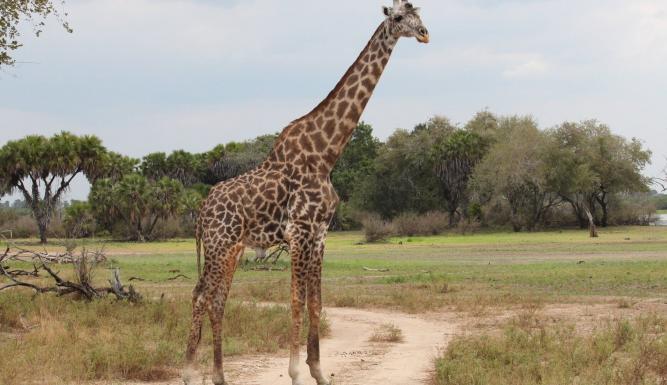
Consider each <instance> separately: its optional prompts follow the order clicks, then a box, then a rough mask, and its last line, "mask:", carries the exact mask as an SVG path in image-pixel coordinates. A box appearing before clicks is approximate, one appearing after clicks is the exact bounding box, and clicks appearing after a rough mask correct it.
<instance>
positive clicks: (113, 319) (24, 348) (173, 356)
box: [0, 291, 329, 385]
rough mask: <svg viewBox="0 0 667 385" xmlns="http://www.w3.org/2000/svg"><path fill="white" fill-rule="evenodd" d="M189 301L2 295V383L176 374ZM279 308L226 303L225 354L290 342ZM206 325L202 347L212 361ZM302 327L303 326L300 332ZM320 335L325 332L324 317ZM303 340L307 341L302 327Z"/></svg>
mask: <svg viewBox="0 0 667 385" xmlns="http://www.w3.org/2000/svg"><path fill="white" fill-rule="evenodd" d="M190 309H191V307H190V302H189V301H188V300H157V301H152V302H144V303H141V304H129V303H125V302H117V301H112V300H100V301H94V302H90V303H84V302H78V301H73V300H71V299H67V298H60V297H55V296H51V295H41V296H37V297H34V298H32V296H31V295H30V294H28V293H26V292H19V291H13V292H4V293H2V295H0V351H2V352H11V353H12V354H3V357H2V360H0V373H2V375H1V376H0V384H1V385H10V384H11V385H16V384H32V383H35V384H58V383H72V382H79V381H91V380H141V381H154V380H163V379H167V378H171V377H174V376H175V375H177V374H178V373H177V372H178V368H179V367H180V365H181V364H182V362H183V356H184V350H185V341H186V337H187V333H188V331H189V325H190ZM290 322H291V321H290V312H289V309H287V308H285V307H283V306H260V305H253V304H247V303H238V302H233V301H230V302H229V303H228V305H227V309H226V312H225V324H224V337H225V338H224V351H225V354H227V355H235V354H245V353H270V352H276V351H277V350H279V349H283V348H286V347H287V346H288V344H289V330H290V327H289V325H290ZM209 329H210V328H209V327H208V324H205V326H204V336H203V338H202V344H201V348H200V352H201V353H200V360H201V362H202V363H208V362H209V361H210V354H211V338H210V331H209ZM304 329H305V328H304ZM321 329H322V334H323V335H326V334H328V332H329V327H328V324H327V322H326V318H325V319H324V320H323V324H322V325H321ZM302 337H303V338H302V340H303V341H304V342H305V330H304V335H303V336H302Z"/></svg>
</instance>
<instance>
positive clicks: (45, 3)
mask: <svg viewBox="0 0 667 385" xmlns="http://www.w3.org/2000/svg"><path fill="white" fill-rule="evenodd" d="M58 3H60V4H61V5H62V4H64V1H54V0H2V1H0V67H2V66H3V65H5V66H8V65H13V64H14V63H15V60H14V58H12V56H11V54H12V51H15V50H17V49H18V48H20V47H21V46H22V45H23V44H21V43H20V42H19V38H20V37H21V33H20V31H19V28H18V27H19V24H20V23H21V22H25V21H29V22H32V24H33V30H34V32H35V35H36V36H39V35H40V34H41V33H42V28H44V26H45V20H46V18H47V17H48V16H50V15H55V16H56V18H58V20H59V22H60V24H62V26H63V28H65V30H66V31H67V32H69V33H71V32H72V29H71V28H70V26H69V24H68V23H67V21H66V20H64V19H63V17H67V13H64V14H63V15H61V14H60V12H59V11H58V8H57V5H58Z"/></svg>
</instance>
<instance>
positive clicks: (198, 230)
mask: <svg viewBox="0 0 667 385" xmlns="http://www.w3.org/2000/svg"><path fill="white" fill-rule="evenodd" d="M195 244H196V245H197V276H198V277H201V221H200V220H199V218H197V224H196V227H195Z"/></svg>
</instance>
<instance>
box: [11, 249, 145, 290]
mask: <svg viewBox="0 0 667 385" xmlns="http://www.w3.org/2000/svg"><path fill="white" fill-rule="evenodd" d="M5 240H6V239H5ZM13 249H14V250H13ZM72 251H73V249H69V248H68V251H67V252H66V253H64V254H57V255H55V256H53V255H48V253H38V252H34V251H32V250H27V249H23V248H20V247H17V246H15V245H13V244H10V243H9V242H8V243H7V248H6V249H5V252H4V253H3V254H2V255H0V277H5V278H7V279H8V280H9V281H10V283H9V284H7V285H4V286H0V291H2V290H6V289H9V288H12V287H27V288H30V289H32V290H35V292H37V293H47V292H53V293H56V295H58V296H63V295H68V294H75V293H76V294H78V295H80V296H81V297H82V298H84V299H86V300H88V301H92V300H94V299H98V298H102V297H103V296H104V295H106V294H113V295H115V296H116V298H117V299H122V300H128V301H131V302H137V301H140V300H141V296H140V295H139V294H138V293H137V292H136V291H135V290H134V288H133V287H132V286H131V285H130V286H129V287H128V288H127V289H125V287H124V286H123V285H122V284H121V282H120V275H119V272H118V269H115V270H114V272H113V276H112V280H109V283H110V284H111V286H110V287H103V288H95V287H93V285H92V277H93V271H94V270H95V267H96V266H97V264H98V262H100V261H104V260H106V256H104V254H103V253H102V252H101V251H95V252H88V251H87V250H85V249H84V250H82V252H81V254H80V255H79V256H75V255H74V254H73V253H72ZM25 258H29V259H30V261H31V262H32V263H33V269H34V270H33V272H26V271H25V270H18V269H17V270H9V268H8V267H5V264H7V263H8V262H10V261H14V262H26V260H25ZM63 261H67V262H66V263H70V264H72V266H73V267H74V272H75V274H76V282H72V281H69V280H65V279H63V278H62V277H61V276H60V272H56V271H54V269H53V268H52V266H51V265H52V264H60V263H64V262H63ZM40 270H43V271H45V272H46V273H47V274H48V276H50V277H51V278H52V279H53V280H54V281H55V285H54V286H39V285H37V284H33V283H30V282H25V281H22V280H19V279H18V277H19V276H33V277H38V276H39V271H40Z"/></svg>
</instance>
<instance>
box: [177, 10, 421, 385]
mask: <svg viewBox="0 0 667 385" xmlns="http://www.w3.org/2000/svg"><path fill="white" fill-rule="evenodd" d="M382 8H383V13H384V16H385V19H384V20H383V21H382V23H381V24H380V26H379V27H378V28H377V30H376V31H375V33H374V34H373V36H372V37H371V39H370V41H369V42H368V44H367V45H366V47H365V48H364V49H363V51H362V52H361V54H360V55H359V57H358V58H357V60H356V61H355V62H354V63H353V64H352V66H351V67H350V68H349V69H348V70H347V72H346V73H345V74H344V75H343V77H342V78H341V79H340V81H339V82H338V84H337V85H336V86H335V88H334V89H333V90H332V91H331V92H330V93H329V95H328V96H327V97H326V98H325V99H324V100H323V101H322V102H321V103H320V104H319V105H317V106H316V107H315V108H314V109H313V110H312V111H311V112H310V113H308V114H307V115H305V116H303V117H301V118H299V119H297V120H295V121H293V122H292V123H290V124H289V125H288V126H287V127H286V128H285V129H284V130H283V131H282V133H281V134H280V135H279V136H278V138H277V140H276V142H275V144H274V147H273V149H272V150H271V151H270V153H269V155H268V157H267V159H266V160H265V161H264V162H263V163H262V164H260V165H259V166H258V167H257V168H255V169H254V170H252V171H249V172H247V173H245V174H243V175H240V176H238V177H236V178H233V179H229V180H226V181H224V182H221V183H219V184H217V185H216V186H214V187H213V189H212V190H211V192H210V193H209V195H208V197H207V198H206V199H205V200H204V202H203V204H202V207H201V210H200V214H199V218H198V221H197V226H196V240H197V256H198V260H199V258H200V249H201V247H202V246H203V250H204V269H203V272H202V274H201V276H200V278H199V281H198V283H197V285H196V286H195V288H194V290H193V301H192V325H191V329H190V335H189V338H188V342H187V350H186V370H185V371H184V374H183V381H184V383H185V384H188V383H189V381H190V380H191V378H192V372H193V368H194V359H195V355H196V350H197V346H198V344H199V340H200V338H201V329H202V323H203V320H204V316H205V315H206V314H207V313H208V316H209V318H210V321H211V328H212V331H213V355H214V358H213V376H212V377H213V383H214V384H215V385H223V384H226V382H225V379H224V375H223V371H222V319H223V314H224V309H225V303H226V301H227V297H228V294H229V290H230V287H231V284H232V277H233V275H234V271H235V270H236V267H237V264H238V261H239V259H240V257H241V255H242V254H243V252H244V250H245V248H246V247H251V248H255V249H267V248H269V247H271V246H274V245H277V244H279V243H282V242H286V243H287V244H288V246H289V251H290V257H291V280H292V281H291V313H292V326H291V341H290V362H289V369H288V373H289V375H290V377H291V379H292V384H293V385H300V384H301V382H300V379H299V372H298V362H299V354H300V352H299V348H300V346H299V335H300V331H301V326H302V325H301V324H302V319H303V318H302V312H303V311H304V306H305V305H306V303H307V305H308V320H309V330H308V339H307V359H306V363H307V364H308V366H309V369H310V375H311V376H312V377H313V378H314V379H315V380H316V381H317V384H318V385H328V384H329V380H328V379H327V378H326V377H325V376H324V375H323V374H322V369H321V367H320V348H319V324H320V314H321V311H322V298H321V280H322V260H323V254H324V241H325V237H326V233H327V228H328V226H329V223H330V221H331V218H332V216H333V215H334V212H335V209H336V206H337V204H338V196H337V195H336V192H335V191H334V188H333V185H332V184H331V180H330V173H331V170H332V169H333V167H334V165H335V163H336V161H337V159H338V158H339V157H340V155H341V153H342V151H343V149H344V148H345V145H346V144H347V142H348V140H349V139H350V137H351V136H352V133H353V131H354V129H355V127H356V126H357V124H358V122H359V118H360V117H361V113H362V112H363V110H364V108H365V107H366V104H367V103H368V100H369V99H370V97H371V94H372V93H373V90H374V89H375V86H376V85H377V83H378V81H379V80H380V76H381V75H382V72H383V71H384V69H385V67H386V65H387V62H388V61H389V57H390V56H391V53H392V51H393V49H394V47H395V46H396V43H397V42H398V40H399V38H401V37H414V38H416V39H417V40H418V41H419V42H421V43H428V42H429V34H428V31H427V29H426V28H425V27H424V25H423V23H422V21H421V18H420V16H419V8H416V7H414V6H413V5H412V4H411V3H409V2H407V1H405V0H394V4H393V7H382Z"/></svg>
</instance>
